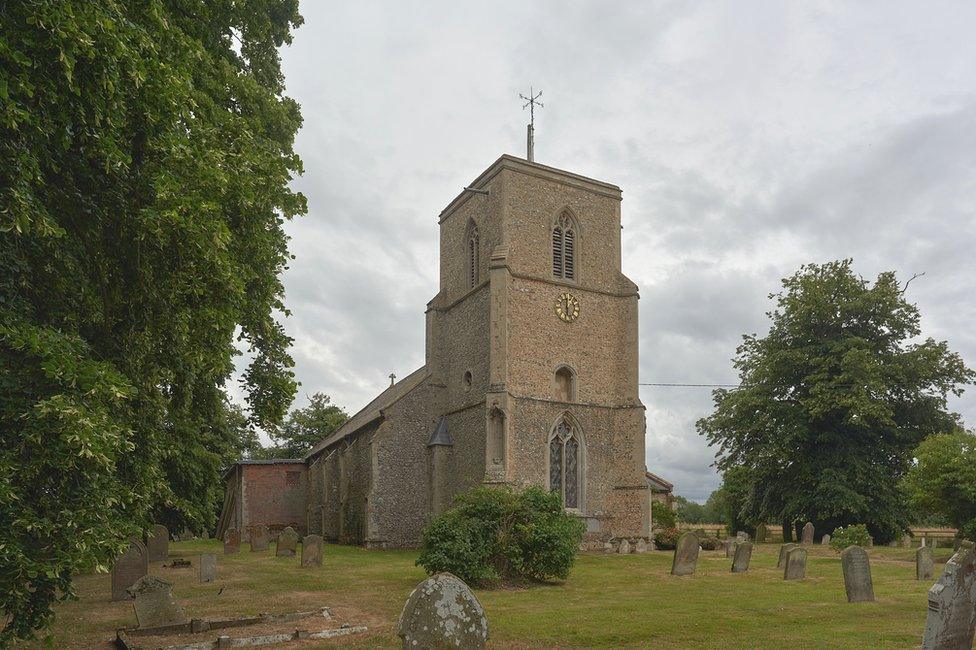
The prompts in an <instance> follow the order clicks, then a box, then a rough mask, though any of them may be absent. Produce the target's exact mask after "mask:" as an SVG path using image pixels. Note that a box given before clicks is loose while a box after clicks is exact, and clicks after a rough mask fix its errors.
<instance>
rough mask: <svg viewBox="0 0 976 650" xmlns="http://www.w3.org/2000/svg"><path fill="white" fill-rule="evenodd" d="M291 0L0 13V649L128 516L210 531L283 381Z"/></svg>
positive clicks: (286, 360) (131, 529) (118, 533)
mask: <svg viewBox="0 0 976 650" xmlns="http://www.w3.org/2000/svg"><path fill="white" fill-rule="evenodd" d="M300 22H301V17H300V16H299V15H298V13H297V0H245V1H243V2H231V1H230V0H207V1H206V2H205V1H203V0H180V1H176V0H148V1H147V2H142V3H125V2H120V1H116V0H104V1H100V2H87V1H81V0H75V1H68V0H63V1H54V0H46V1H45V0H39V1H38V2H30V3H26V2H7V3H3V4H2V5H0V23H2V24H3V30H2V32H0V354H2V355H3V358H2V360H0V361H2V363H0V373H2V374H0V390H2V394H0V398H2V404H0V429H2V430H3V432H4V445H3V446H2V448H0V477H2V479H0V522H2V524H3V525H2V526H0V562H2V566H0V594H2V595H0V608H2V610H3V614H4V616H3V619H4V622H5V627H4V630H3V632H2V637H0V644H2V643H3V642H4V641H8V640H9V639H10V638H12V637H23V636H29V635H30V634H31V633H32V630H35V629H37V628H38V627H40V626H43V625H44V624H45V623H46V622H47V621H48V620H49V619H50V616H51V611H52V610H51V605H52V603H54V602H56V601H57V600H58V599H62V598H67V597H71V588H70V579H71V575H72V574H74V573H76V572H78V571H80V570H87V569H91V568H99V567H100V568H106V567H107V566H109V564H110V562H111V560H112V558H113V557H114V556H115V555H116V554H117V553H118V552H119V551H120V550H122V549H123V548H124V546H125V544H126V539H127V538H128V537H129V536H131V535H133V534H136V533H138V532H139V530H140V528H144V527H145V526H146V525H147V524H148V523H149V522H150V520H151V519H155V520H157V521H163V522H165V523H167V524H168V525H169V526H170V527H171V529H177V530H178V529H180V528H182V527H183V526H187V527H190V528H192V529H194V530H202V529H203V528H205V527H209V526H211V525H212V524H213V521H214V516H215V514H214V506H213V504H214V501H215V499H216V498H217V492H218V491H219V489H220V485H219V472H220V469H221V467H222V466H223V465H224V464H225V463H226V462H227V461H228V460H230V459H232V458H233V457H234V456H235V455H236V452H237V447H238V446H239V445H240V444H241V442H240V432H241V429H240V428H239V426H237V425H239V424H240V422H239V421H237V422H236V424H235V422H234V421H233V418H234V417H235V415H234V414H233V413H232V412H231V411H229V410H228V407H227V403H226V398H225V395H224V392H223V386H224V384H225V382H226V380H227V379H228V377H229V376H230V373H231V371H232V370H233V363H232V358H233V356H234V355H235V354H237V353H238V352H237V347H236V345H235V337H236V338H237V339H238V340H239V341H240V342H242V344H243V346H244V347H245V348H247V349H249V351H250V353H251V357H252V359H253V360H252V361H251V363H250V364H249V365H248V366H247V369H246V370H245V372H244V374H243V379H242V381H243V390H244V393H245V394H246V396H247V400H248V413H249V419H250V424H251V425H252V426H255V427H261V428H264V429H265V430H271V431H273V430H274V428H275V427H276V426H277V425H278V423H280V421H281V419H282V417H283V415H284V413H285V411H286V409H287V407H288V405H289V404H290V402H291V399H292V397H293V394H294V390H295V381H294V378H293V375H292V372H291V370H290V368H291V366H292V361H291V358H290V357H289V355H288V351H287V350H288V347H289V344H290V340H289V338H288V337H287V336H286V335H285V334H284V332H283V330H282V328H281V326H280V324H279V323H278V322H277V320H276V314H280V313H285V307H284V304H283V302H282V295H283V290H282V286H281V283H280V280H279V274H280V272H281V270H282V269H283V268H284V267H285V265H286V263H287V261H288V259H289V256H288V252H287V238H286V236H285V235H284V232H283V229H282V226H283V222H284V220H286V219H288V218H290V217H292V216H294V215H298V214H300V213H302V212H304V210H305V200H304V198H303V197H302V196H301V195H300V194H296V193H294V192H292V191H291V190H290V189H289V182H290V179H291V178H292V177H293V176H294V175H296V174H297V173H299V172H300V171H301V163H300V160H299V159H298V157H297V156H296V155H295V153H294V152H293V150H292V143H293V139H294V135H295V132H296V131H297V129H298V128H299V126H300V124H301V116H300V112H299V108H298V105H297V104H296V103H295V102H294V101H292V100H290V99H288V98H287V97H285V96H284V95H283V78H282V75H281V71H280V65H279V57H278V52H277V48H278V47H280V46H281V45H282V44H284V43H286V42H289V40H290V35H289V34H290V30H291V29H292V28H293V27H294V26H297V25H298V24H300Z"/></svg>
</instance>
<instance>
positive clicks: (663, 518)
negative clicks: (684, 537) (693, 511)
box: [651, 501, 678, 529]
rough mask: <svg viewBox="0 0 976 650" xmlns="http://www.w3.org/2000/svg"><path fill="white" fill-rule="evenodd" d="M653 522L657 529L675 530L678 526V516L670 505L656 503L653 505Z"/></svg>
mask: <svg viewBox="0 0 976 650" xmlns="http://www.w3.org/2000/svg"><path fill="white" fill-rule="evenodd" d="M651 522H652V523H653V524H654V527H655V528H662V529H666V528H675V527H676V526H677V525H678V516H677V515H676V514H675V512H674V510H672V509H671V507H670V506H669V505H668V504H666V503H661V502H660V501H654V502H653V503H651Z"/></svg>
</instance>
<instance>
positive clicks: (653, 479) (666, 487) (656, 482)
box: [644, 471, 674, 492]
mask: <svg viewBox="0 0 976 650" xmlns="http://www.w3.org/2000/svg"><path fill="white" fill-rule="evenodd" d="M644 475H645V476H647V483H648V484H649V485H650V486H651V487H652V488H656V489H657V490H659V491H661V492H670V491H671V490H673V489H674V484H673V483H668V482H667V481H665V480H664V479H663V478H661V477H660V476H658V475H657V474H652V473H651V472H648V471H645V472H644Z"/></svg>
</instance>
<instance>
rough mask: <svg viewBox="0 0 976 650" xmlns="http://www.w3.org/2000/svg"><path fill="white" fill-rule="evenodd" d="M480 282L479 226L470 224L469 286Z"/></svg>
mask: <svg viewBox="0 0 976 650" xmlns="http://www.w3.org/2000/svg"><path fill="white" fill-rule="evenodd" d="M477 284H478V227H477V226H475V225H474V222H472V223H470V224H468V286H470V287H474V286H475V285H477Z"/></svg>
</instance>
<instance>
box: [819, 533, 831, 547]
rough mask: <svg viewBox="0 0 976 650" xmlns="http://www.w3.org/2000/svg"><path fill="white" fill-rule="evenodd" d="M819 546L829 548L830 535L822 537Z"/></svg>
mask: <svg viewBox="0 0 976 650" xmlns="http://www.w3.org/2000/svg"><path fill="white" fill-rule="evenodd" d="M820 545H821V546H830V535H824V536H823V537H821V538H820Z"/></svg>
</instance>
